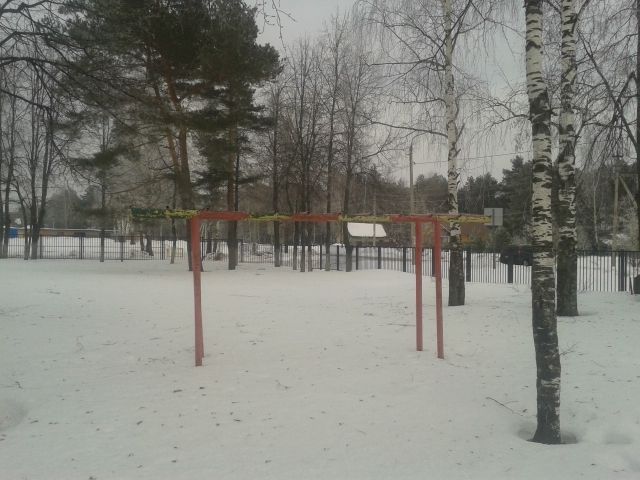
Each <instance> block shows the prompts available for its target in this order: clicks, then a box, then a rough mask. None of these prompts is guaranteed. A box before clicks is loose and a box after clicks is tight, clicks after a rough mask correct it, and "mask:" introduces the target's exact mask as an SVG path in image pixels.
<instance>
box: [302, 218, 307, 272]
mask: <svg viewBox="0 0 640 480" xmlns="http://www.w3.org/2000/svg"><path fill="white" fill-rule="evenodd" d="M308 240H309V239H308V238H307V225H306V223H303V224H302V225H300V272H301V273H304V272H306V271H307V242H308Z"/></svg>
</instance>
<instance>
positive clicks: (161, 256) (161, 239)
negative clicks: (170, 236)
mask: <svg viewBox="0 0 640 480" xmlns="http://www.w3.org/2000/svg"><path fill="white" fill-rule="evenodd" d="M160 245H161V246H160V249H161V250H160V251H161V252H162V253H161V254H160V260H164V255H165V253H164V236H162V237H160Z"/></svg>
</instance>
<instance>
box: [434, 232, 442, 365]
mask: <svg viewBox="0 0 640 480" xmlns="http://www.w3.org/2000/svg"><path fill="white" fill-rule="evenodd" d="M433 227H434V228H433V236H434V239H433V245H434V248H433V255H434V256H435V262H434V264H435V267H436V271H435V274H436V338H437V344H438V345H437V351H438V358H444V333H443V328H442V262H441V250H442V248H441V238H442V235H441V227H440V222H437V221H436V222H435V223H434V224H433Z"/></svg>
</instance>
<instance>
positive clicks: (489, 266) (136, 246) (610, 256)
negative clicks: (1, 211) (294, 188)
mask: <svg viewBox="0 0 640 480" xmlns="http://www.w3.org/2000/svg"><path fill="white" fill-rule="evenodd" d="M103 240H104V243H103V245H104V246H102V243H101V239H100V238H99V237H82V236H78V237H71V236H69V237H58V236H55V237H54V236H43V237H41V238H40V242H39V244H38V248H37V250H38V257H39V258H43V259H67V260H71V259H77V260H98V259H100V257H101V252H102V251H103V252H104V259H105V260H110V261H112V260H118V261H128V260H166V259H169V258H171V254H172V249H173V241H172V240H171V239H168V238H141V237H140V236H115V237H109V238H104V239H103ZM201 242H202V244H201V251H202V252H203V259H204V261H205V262H216V261H226V259H227V256H228V246H227V242H226V241H225V240H221V239H202V241H201ZM301 250H302V247H298V248H297V249H296V248H295V247H293V246H291V245H282V246H281V247H280V262H281V265H282V266H284V267H292V266H293V264H294V258H295V257H297V260H298V262H300V261H301ZM186 255H187V242H186V241H184V240H178V241H177V242H176V246H175V257H176V259H178V260H180V259H186ZM8 256H9V257H10V258H23V257H24V256H25V243H24V237H23V236H21V235H18V236H16V237H13V238H11V239H10V241H9V245H8ZM305 257H306V258H305V262H307V263H306V265H305V267H307V266H308V262H309V259H310V261H311V268H313V269H324V268H325V265H326V264H327V262H329V265H330V268H331V270H345V267H346V248H345V247H344V246H343V245H338V244H335V245H332V246H331V247H330V248H329V250H328V251H327V250H326V249H325V247H324V245H313V246H311V247H310V248H308V249H307V250H306V251H305ZM499 257H500V255H499V254H498V253H493V252H472V251H470V250H466V251H465V252H464V265H465V279H466V281H468V282H478V283H512V284H523V285H528V284H530V283H531V267H530V266H526V265H513V264H504V263H501V262H500V260H499ZM422 258H423V265H422V271H423V274H424V275H425V276H433V274H434V270H435V269H434V265H435V261H436V259H435V258H434V256H433V250H432V249H430V248H424V249H423V257H422ZM414 259H415V249H414V248H412V247H382V246H369V247H363V246H357V247H353V250H352V268H353V269H354V270H371V269H379V270H395V271H401V272H408V273H413V272H414V271H415V265H414V264H415V260H414ZM238 260H239V262H240V263H263V264H273V263H274V260H275V259H274V251H273V246H272V245H265V244H258V243H245V242H243V241H242V240H240V241H239V243H238ZM440 262H441V265H442V273H443V276H444V278H447V277H448V272H449V252H448V251H446V250H443V251H442V252H441V258H440ZM638 275H640V252H635V251H619V252H589V251H579V252H578V289H579V290H581V291H627V290H630V288H631V287H632V285H633V278H635V277H637V276H638Z"/></svg>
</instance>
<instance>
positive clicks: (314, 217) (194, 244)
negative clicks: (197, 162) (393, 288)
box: [131, 208, 490, 367]
mask: <svg viewBox="0 0 640 480" xmlns="http://www.w3.org/2000/svg"><path fill="white" fill-rule="evenodd" d="M131 213H132V216H133V217H136V218H182V219H186V220H189V222H190V225H189V227H190V234H191V235H190V236H191V266H192V271H193V301H194V320H195V364H196V366H197V367H199V366H201V365H202V359H203V358H204V335H203V328H202V281H201V268H200V262H201V251H200V223H201V221H203V220H226V221H245V220H253V221H262V222H307V223H326V222H339V223H344V222H358V223H413V224H414V225H415V231H416V238H415V252H416V254H415V276H416V350H417V351H422V350H423V329H422V238H423V230H422V226H423V224H425V223H430V224H432V225H433V226H434V228H433V237H434V238H433V244H434V248H433V255H434V257H435V259H436V261H435V262H434V264H435V271H434V276H435V279H436V352H437V356H438V358H444V332H443V315H442V267H441V262H440V259H441V255H442V239H441V232H442V226H441V223H442V222H451V221H456V222H459V223H488V222H489V221H490V218H489V217H486V216H484V215H342V214H339V213H295V214H291V215H282V214H278V213H276V214H271V215H253V214H250V213H246V212H228V211H220V212H217V211H211V210H169V209H165V210H162V209H139V208H132V209H131Z"/></svg>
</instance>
